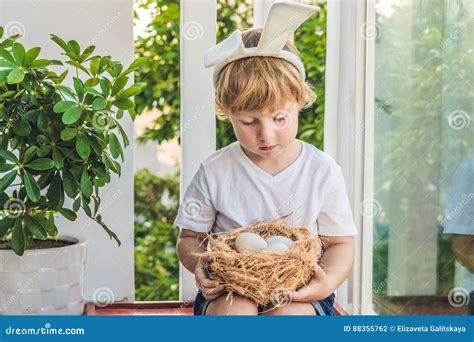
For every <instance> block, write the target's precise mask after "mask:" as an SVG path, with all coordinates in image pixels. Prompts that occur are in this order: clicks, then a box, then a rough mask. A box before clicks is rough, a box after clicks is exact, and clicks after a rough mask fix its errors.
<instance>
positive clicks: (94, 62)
mask: <svg viewBox="0 0 474 342" xmlns="http://www.w3.org/2000/svg"><path fill="white" fill-rule="evenodd" d="M90 66H91V67H90V69H91V73H92V75H97V73H98V72H99V66H100V57H93V58H91V65H90Z"/></svg>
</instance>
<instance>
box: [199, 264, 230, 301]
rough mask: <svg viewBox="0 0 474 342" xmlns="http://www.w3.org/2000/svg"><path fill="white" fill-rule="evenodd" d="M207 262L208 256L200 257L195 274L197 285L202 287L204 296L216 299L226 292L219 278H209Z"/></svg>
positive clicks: (208, 298)
mask: <svg viewBox="0 0 474 342" xmlns="http://www.w3.org/2000/svg"><path fill="white" fill-rule="evenodd" d="M206 263H207V258H200V259H199V261H198V263H197V265H196V269H195V271H194V276H195V278H196V285H197V286H198V287H199V288H200V289H201V291H202V295H203V296H204V298H206V299H207V300H214V299H216V298H217V297H219V296H220V295H221V294H222V293H223V292H224V286H222V285H220V284H219V282H218V281H217V280H212V279H209V275H208V274H207V270H206Z"/></svg>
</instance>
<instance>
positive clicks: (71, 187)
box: [63, 169, 78, 198]
mask: <svg viewBox="0 0 474 342" xmlns="http://www.w3.org/2000/svg"><path fill="white" fill-rule="evenodd" d="M63 185H64V191H65V192H66V195H68V196H69V198H74V197H76V195H77V190H78V189H77V182H76V179H75V178H74V176H73V175H72V174H71V173H70V172H69V171H68V170H65V169H63Z"/></svg>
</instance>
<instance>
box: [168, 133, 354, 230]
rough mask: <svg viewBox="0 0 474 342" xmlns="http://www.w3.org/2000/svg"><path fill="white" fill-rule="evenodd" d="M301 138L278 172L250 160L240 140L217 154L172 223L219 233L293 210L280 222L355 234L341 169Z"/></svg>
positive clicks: (195, 181)
mask: <svg viewBox="0 0 474 342" xmlns="http://www.w3.org/2000/svg"><path fill="white" fill-rule="evenodd" d="M298 141H300V140H298ZM300 142H301V143H302V145H303V148H302V151H301V153H300V155H299V156H298V158H297V159H296V160H295V161H294V162H293V163H291V164H290V165H289V166H288V167H287V168H285V169H284V170H282V171H281V172H279V173H278V174H277V175H275V176H271V175H270V174H269V173H267V172H266V171H264V170H263V169H261V168H260V167H258V166H257V165H256V164H255V163H254V162H252V160H251V159H249V158H248V157H247V155H246V154H245V153H244V151H243V150H242V147H241V146H240V144H239V142H238V141H236V142H234V143H232V144H230V145H228V146H227V147H224V148H222V149H220V150H218V151H216V152H214V153H213V154H212V155H210V156H209V157H208V158H207V159H206V160H204V161H203V162H202V163H201V165H200V166H199V170H198V171H197V172H196V174H195V175H194V177H193V179H192V181H191V183H190V184H189V186H188V188H187V189H186V192H185V194H184V198H183V200H182V201H181V205H180V207H179V211H178V216H177V217H176V220H175V221H174V224H175V225H177V226H178V227H180V228H186V229H190V230H193V231H195V232H201V233H205V232H213V233H218V232H225V231H230V230H232V229H235V228H238V227H242V226H246V225H249V224H252V223H257V222H262V221H265V220H269V219H273V218H278V217H282V216H284V215H286V214H289V213H291V212H293V213H292V214H291V215H290V216H289V217H287V218H286V219H284V220H283V221H282V223H284V224H286V225H289V226H292V227H307V228H309V229H310V230H311V231H312V232H313V233H315V234H319V235H326V236H348V235H357V229H356V227H355V225H354V221H353V218H352V212H351V208H350V206H349V200H348V198H347V193H346V188H345V185H344V178H343V175H342V170H341V168H340V167H339V166H338V165H337V164H336V162H335V161H334V160H333V159H332V158H331V157H330V156H329V155H328V154H326V153H324V152H322V151H320V150H318V149H317V148H316V147H314V146H313V145H310V144H308V143H305V142H303V141H300ZM316 220H318V223H319V231H318V229H317V223H316Z"/></svg>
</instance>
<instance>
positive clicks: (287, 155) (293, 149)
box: [240, 139, 303, 176]
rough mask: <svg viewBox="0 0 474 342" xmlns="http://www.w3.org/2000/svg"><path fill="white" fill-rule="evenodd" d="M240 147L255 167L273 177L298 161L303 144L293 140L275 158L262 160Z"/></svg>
mask: <svg viewBox="0 0 474 342" xmlns="http://www.w3.org/2000/svg"><path fill="white" fill-rule="evenodd" d="M240 146H241V147H242V151H244V153H245V154H246V155H247V157H248V158H249V159H250V160H251V161H252V162H253V163H254V164H255V165H257V166H258V167H259V168H261V169H262V170H264V171H265V172H267V173H269V174H270V175H271V176H275V175H276V174H278V173H280V172H281V171H283V170H284V169H286V168H287V167H288V166H290V165H291V164H292V163H293V162H294V161H295V160H296V159H298V157H299V156H300V154H301V152H302V149H303V144H301V143H300V142H299V141H298V140H296V139H295V140H294V141H293V143H292V144H291V145H290V146H288V147H286V148H285V149H284V150H282V153H280V154H279V155H278V156H276V157H275V158H262V157H260V156H258V155H255V154H253V153H251V152H249V151H247V150H246V149H245V148H244V147H243V146H242V145H240Z"/></svg>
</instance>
